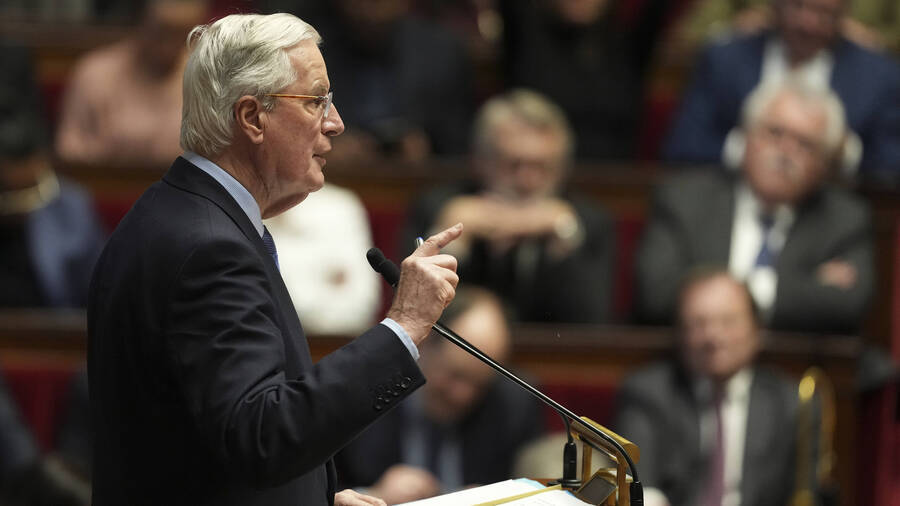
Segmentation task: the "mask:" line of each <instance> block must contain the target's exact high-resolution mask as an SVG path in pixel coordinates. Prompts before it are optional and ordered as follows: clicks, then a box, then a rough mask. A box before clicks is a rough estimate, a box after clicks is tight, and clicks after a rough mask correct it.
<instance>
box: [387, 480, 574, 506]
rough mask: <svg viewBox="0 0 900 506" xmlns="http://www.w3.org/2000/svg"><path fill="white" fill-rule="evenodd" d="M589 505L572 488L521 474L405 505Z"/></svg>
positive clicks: (405, 505)
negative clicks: (552, 484) (568, 489)
mask: <svg viewBox="0 0 900 506" xmlns="http://www.w3.org/2000/svg"><path fill="white" fill-rule="evenodd" d="M498 504H502V505H503V506H589V503H586V502H584V501H582V500H580V499H578V498H576V497H575V496H574V495H572V494H570V493H569V492H567V491H565V490H562V489H560V488H559V485H556V486H553V487H547V486H544V485H542V484H540V483H538V482H536V481H534V480H529V479H526V478H519V479H517V480H506V481H500V482H497V483H492V484H490V485H484V486H482V487H476V488H469V489H466V490H460V491H459V492H453V493H452V494H447V495H441V496H437V497H432V498H430V499H423V500H421V501H414V502H408V503H406V504H404V505H401V506H459V505H474V506H494V505H498Z"/></svg>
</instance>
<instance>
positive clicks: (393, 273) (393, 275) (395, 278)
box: [366, 248, 400, 288]
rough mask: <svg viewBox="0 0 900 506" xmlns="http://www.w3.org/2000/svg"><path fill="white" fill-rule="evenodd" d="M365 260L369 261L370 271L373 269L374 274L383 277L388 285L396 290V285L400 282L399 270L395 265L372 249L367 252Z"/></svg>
mask: <svg viewBox="0 0 900 506" xmlns="http://www.w3.org/2000/svg"><path fill="white" fill-rule="evenodd" d="M366 260H368V261H369V265H371V266H372V269H375V272H377V273H378V274H381V277H383V278H384V280H385V281H387V282H388V284H389V285H391V286H392V287H394V288H397V283H398V282H399V281H400V268H399V267H397V264H395V263H394V262H391V261H390V260H388V259H387V258H385V256H384V253H382V252H381V250H380V249H378V248H372V249H370V250H369V251H367V252H366Z"/></svg>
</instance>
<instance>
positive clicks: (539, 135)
mask: <svg viewBox="0 0 900 506" xmlns="http://www.w3.org/2000/svg"><path fill="white" fill-rule="evenodd" d="M473 149H474V165H475V172H476V174H475V178H474V180H469V181H464V182H461V183H458V184H453V185H450V186H447V187H443V188H438V189H436V190H434V191H432V192H431V193H429V194H426V195H425V196H424V197H423V198H422V199H420V200H419V201H418V202H417V203H415V204H414V206H413V208H412V209H411V211H410V223H409V224H408V226H407V234H406V235H407V237H406V239H404V241H405V242H404V245H406V247H409V246H408V244H411V238H412V237H415V236H417V235H418V236H422V237H427V235H428V232H429V231H430V230H435V229H437V228H438V227H441V226H442V225H443V224H444V223H451V222H452V223H456V222H462V223H463V224H465V227H466V233H465V234H463V236H462V237H460V238H459V239H458V240H457V241H456V242H455V243H454V244H453V245H451V246H452V249H453V254H454V255H455V256H456V257H457V259H458V260H459V263H460V264H459V274H460V279H463V280H465V281H466V282H467V283H476V284H480V285H483V286H487V287H489V288H490V289H492V290H494V291H495V292H497V293H498V294H500V295H501V297H503V299H504V302H505V303H506V304H507V305H508V306H510V308H511V310H512V312H513V318H514V319H516V320H517V321H548V322H603V321H606V320H608V318H609V314H610V306H611V303H610V298H611V294H610V292H611V286H612V283H611V277H612V276H611V272H612V256H613V240H614V239H613V229H612V225H611V223H610V219H609V218H608V217H607V215H606V213H605V212H603V211H602V210H600V209H599V208H597V206H596V205H595V204H593V203H592V202H591V201H589V200H587V199H584V198H581V197H579V196H577V195H575V194H573V193H570V192H568V191H565V189H564V184H563V183H564V180H565V176H566V172H567V169H568V166H569V164H570V161H571V156H572V150H573V142H572V135H571V130H570V129H569V126H568V123H567V122H566V119H565V116H564V115H563V112H562V111H561V110H560V109H559V108H558V107H557V106H556V105H554V104H553V103H551V102H549V101H548V100H547V99H546V98H543V97H542V96H540V95H538V94H536V93H534V92H530V91H525V90H515V91H511V92H508V93H506V94H503V95H500V96H497V97H495V98H493V99H491V100H489V101H488V102H487V103H486V104H485V105H484V106H483V107H482V109H481V111H480V113H479V115H478V118H477V120H476V125H475V136H474V147H473Z"/></svg>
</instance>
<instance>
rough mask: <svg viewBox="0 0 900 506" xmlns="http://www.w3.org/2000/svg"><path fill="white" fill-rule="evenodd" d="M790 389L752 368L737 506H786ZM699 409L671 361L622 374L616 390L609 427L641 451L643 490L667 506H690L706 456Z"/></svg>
mask: <svg viewBox="0 0 900 506" xmlns="http://www.w3.org/2000/svg"><path fill="white" fill-rule="evenodd" d="M795 392H796V387H795V385H794V384H793V383H791V382H789V381H787V380H785V379H783V378H781V377H780V376H777V375H775V374H774V373H772V372H771V371H769V370H767V369H765V368H762V367H757V368H755V370H754V375H753V383H752V385H751V387H750V404H749V407H748V410H747V416H748V419H747V439H746V442H745V447H744V463H743V476H742V479H741V504H742V505H745V506H779V505H784V504H787V503H788V498H789V497H790V493H791V490H792V489H793V480H794V474H795V472H794V465H793V464H794V455H795V452H796V447H795V442H794V441H795V435H794V434H795V432H796V426H797V425H796V422H795V418H796V409H797V401H796V393H795ZM699 420H700V408H699V407H698V403H697V401H696V399H695V397H694V394H693V391H692V388H691V384H690V380H689V379H688V376H687V374H686V373H685V372H684V370H683V368H682V367H680V366H679V365H677V364H676V363H674V362H664V363H657V364H653V365H651V366H649V367H647V368H645V369H642V370H640V371H638V372H636V373H634V374H633V375H631V376H629V377H628V378H627V379H626V380H625V382H624V383H623V385H622V388H621V390H620V392H619V398H618V408H617V411H616V418H615V424H614V426H613V427H614V428H615V430H616V432H618V433H619V434H621V435H622V436H624V437H625V438H626V439H628V440H630V441H632V442H634V443H635V444H637V445H638V447H639V448H640V449H641V461H640V463H639V465H638V469H639V470H640V473H641V481H642V482H643V484H644V486H645V487H654V488H658V489H660V490H661V491H662V493H664V494H665V495H666V497H667V498H668V499H669V501H670V503H671V504H672V506H688V505H692V504H695V503H696V501H697V500H698V496H699V494H700V493H701V491H702V484H703V480H702V478H701V477H702V476H703V474H702V473H704V472H705V471H704V469H705V468H706V466H707V460H708V457H707V456H704V455H702V453H701V451H700V422H699Z"/></svg>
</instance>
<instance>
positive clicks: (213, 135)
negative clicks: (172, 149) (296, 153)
mask: <svg viewBox="0 0 900 506" xmlns="http://www.w3.org/2000/svg"><path fill="white" fill-rule="evenodd" d="M305 40H313V41H314V42H315V43H316V44H317V45H318V44H320V43H321V40H322V38H321V37H320V36H319V33H318V32H316V30H315V28H313V27H312V26H311V25H310V24H309V23H306V22H305V21H302V20H301V19H299V18H297V17H295V16H292V15H290V14H284V13H279V14H271V15H268V16H263V15H259V14H233V15H230V16H226V17H224V18H222V19H220V20H218V21H216V22H215V23H212V24H209V25H201V26H197V27H195V28H194V29H193V30H191V33H190V34H189V35H188V44H189V45H190V46H191V48H192V50H191V55H190V57H189V58H188V61H187V65H186V66H185V69H184V82H183V90H182V92H183V95H184V100H183V103H184V105H183V106H182V110H181V147H183V148H184V149H186V150H190V151H194V152H195V153H198V154H200V155H202V156H205V157H207V158H209V157H212V156H216V155H218V154H220V153H221V152H222V151H223V150H224V149H225V148H227V147H228V146H229V145H230V144H231V141H232V129H233V125H234V113H233V107H234V104H235V102H236V101H237V100H238V99H239V98H240V97H242V96H244V95H252V96H255V97H257V98H259V100H260V102H261V103H262V105H263V107H264V108H265V109H266V110H272V108H273V107H275V99H274V98H272V97H266V96H265V95H266V94H267V93H276V92H278V91H280V90H282V89H283V88H284V87H286V86H288V85H289V84H291V83H292V82H294V81H295V80H296V79H297V75H296V72H295V71H294V68H293V66H292V65H291V62H290V59H289V58H288V55H287V50H288V49H290V48H292V47H294V46H296V45H297V44H299V43H300V42H302V41H305Z"/></svg>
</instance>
